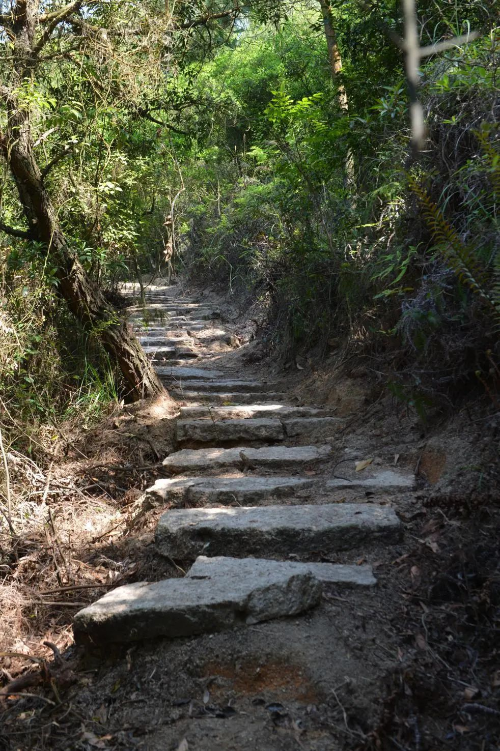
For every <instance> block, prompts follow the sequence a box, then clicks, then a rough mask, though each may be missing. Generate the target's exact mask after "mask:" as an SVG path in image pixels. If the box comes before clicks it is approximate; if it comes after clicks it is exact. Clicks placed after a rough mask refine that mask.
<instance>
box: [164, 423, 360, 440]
mask: <svg viewBox="0 0 500 751" xmlns="http://www.w3.org/2000/svg"><path fill="white" fill-rule="evenodd" d="M344 425H345V422H344V421H343V420H339V419H338V418H337V417H304V418H302V417H298V418H294V419H292V420H289V419H286V418H284V419H281V420H280V419H278V418H272V417H256V418H246V419H244V418H243V419H230V420H218V421H215V420H179V421H178V422H177V441H178V442H179V443H186V442H188V441H191V442H196V443H211V444H212V445H215V446H218V445H220V444H223V443H232V442H234V441H240V440H241V441H284V440H285V439H287V438H305V439H306V440H309V441H315V440H317V441H321V440H323V441H324V440H325V438H326V437H327V435H331V434H332V432H334V431H335V430H339V429H340V428H342V427H344Z"/></svg>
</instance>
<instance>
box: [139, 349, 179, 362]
mask: <svg viewBox="0 0 500 751" xmlns="http://www.w3.org/2000/svg"><path fill="white" fill-rule="evenodd" d="M143 350H144V352H145V353H146V354H147V355H153V357H154V358H155V359H156V360H169V359H170V358H171V357H175V347H151V346H146V347H144V346H143Z"/></svg>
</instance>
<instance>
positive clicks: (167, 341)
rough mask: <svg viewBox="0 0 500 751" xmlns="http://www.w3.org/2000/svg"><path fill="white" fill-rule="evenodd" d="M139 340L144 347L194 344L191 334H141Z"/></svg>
mask: <svg viewBox="0 0 500 751" xmlns="http://www.w3.org/2000/svg"><path fill="white" fill-rule="evenodd" d="M139 341H140V342H141V344H142V345H143V347H180V346H184V345H185V346H189V345H191V344H194V339H193V338H192V337H190V336H166V335H164V336H157V335H155V336H141V337H139Z"/></svg>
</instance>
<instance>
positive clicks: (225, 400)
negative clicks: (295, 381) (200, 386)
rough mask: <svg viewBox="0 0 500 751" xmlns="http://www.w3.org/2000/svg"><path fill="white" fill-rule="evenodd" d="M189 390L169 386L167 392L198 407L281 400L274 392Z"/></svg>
mask: <svg viewBox="0 0 500 751" xmlns="http://www.w3.org/2000/svg"><path fill="white" fill-rule="evenodd" d="M191 388H192V389H193V390H192V391H190V390H188V389H186V390H184V389H183V388H182V389H180V388H176V387H175V386H171V387H170V388H169V391H170V393H171V394H172V395H174V396H176V397H177V398H178V399H183V400H184V401H187V402H196V403H197V404H198V405H200V404H208V403H210V404H221V405H223V406H224V405H226V406H228V405H229V406H238V405H242V404H252V403H253V402H254V401H255V400H256V399H258V400H259V402H264V401H265V400H266V399H269V401H270V402H275V401H277V400H279V399H282V398H283V394H282V393H280V392H275V391H269V392H263V393H260V394H259V393H255V392H252V393H245V392H233V393H223V392H213V391H212V392H211V393H208V392H206V391H205V392H203V393H201V392H200V391H196V384H192V386H191Z"/></svg>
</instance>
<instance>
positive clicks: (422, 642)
mask: <svg viewBox="0 0 500 751" xmlns="http://www.w3.org/2000/svg"><path fill="white" fill-rule="evenodd" d="M415 643H416V645H417V647H418V648H419V649H422V650H424V651H425V650H426V649H427V641H426V639H425V636H424V635H423V634H417V635H416V636H415Z"/></svg>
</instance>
